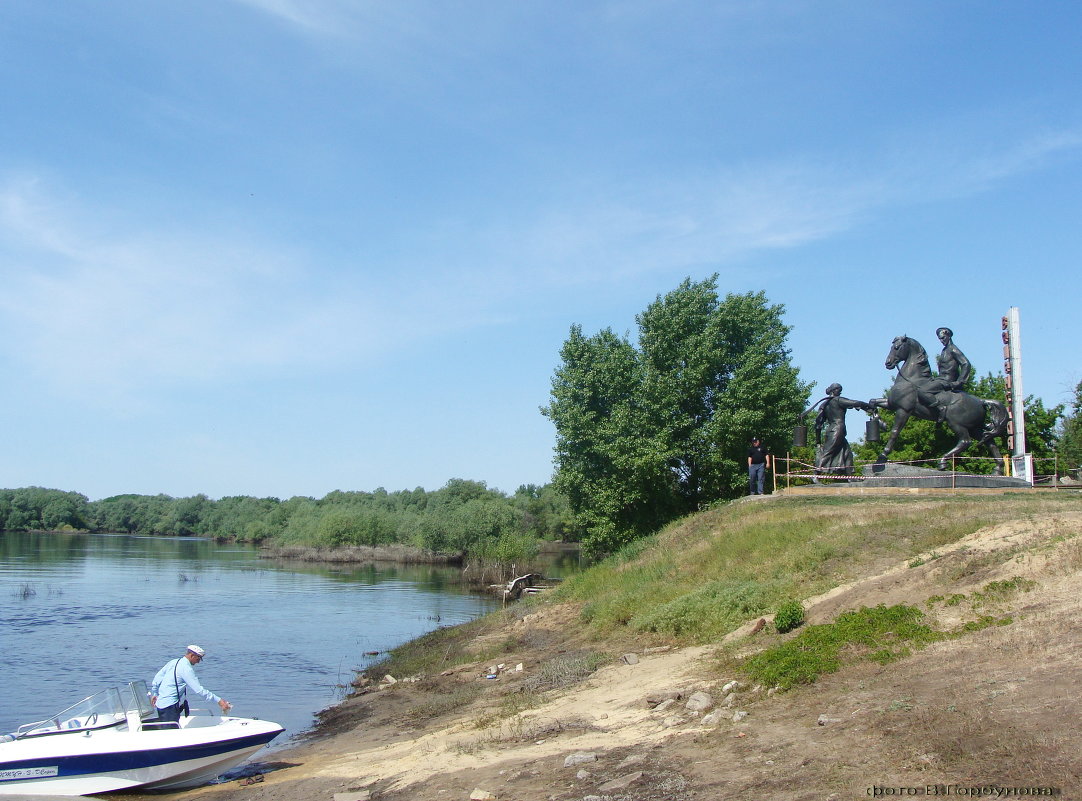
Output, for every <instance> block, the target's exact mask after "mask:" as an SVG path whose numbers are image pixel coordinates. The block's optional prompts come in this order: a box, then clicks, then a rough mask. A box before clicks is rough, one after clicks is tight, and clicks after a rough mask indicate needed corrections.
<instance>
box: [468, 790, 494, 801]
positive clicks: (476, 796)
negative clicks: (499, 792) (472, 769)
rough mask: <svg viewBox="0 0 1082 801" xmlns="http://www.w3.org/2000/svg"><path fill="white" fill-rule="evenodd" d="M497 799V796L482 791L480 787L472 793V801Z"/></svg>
mask: <svg viewBox="0 0 1082 801" xmlns="http://www.w3.org/2000/svg"><path fill="white" fill-rule="evenodd" d="M495 798H496V796H495V795H493V794H492V793H490V792H489V791H488V790H482V789H481V788H480V787H478V788H477V789H475V790H474V791H473V792H472V793H470V801H493V799H495Z"/></svg>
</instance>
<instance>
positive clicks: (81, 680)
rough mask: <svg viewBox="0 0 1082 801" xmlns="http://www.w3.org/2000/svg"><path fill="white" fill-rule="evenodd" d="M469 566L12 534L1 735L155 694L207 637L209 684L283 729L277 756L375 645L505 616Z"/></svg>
mask: <svg viewBox="0 0 1082 801" xmlns="http://www.w3.org/2000/svg"><path fill="white" fill-rule="evenodd" d="M456 573H457V571H456V570H455V569H453V568H447V567H429V566H423V567H418V566H396V565H379V566H377V565H356V566H354V565H345V566H326V565H321V566H312V565H308V564H292V563H291V564H282V563H276V562H273V561H270V560H265V559H260V558H259V552H258V550H257V549H256V548H254V547H250V546H243V545H219V544H216V543H215V542H213V541H210V540H203V539H195V538H187V537H185V538H173V537H132V536H124V535H94V534H53V533H49V534H23V533H12V532H4V533H0V610H2V612H0V654H2V658H3V669H2V673H0V676H2V681H0V687H2V692H0V733H3V732H10V731H13V730H14V729H15V728H16V727H18V726H19V725H20V724H23V723H27V722H30V721H34V720H40V719H42V718H44V717H46V716H49V715H51V714H53V713H56V712H58V711H60V710H61V709H62V708H64V707H66V706H69V705H70V704H73V703H75V702H76V701H79V700H80V699H82V698H83V697H85V696H88V695H90V694H92V693H94V692H97V691H98V690H101V689H105V688H106V687H110V686H114V685H117V684H121V683H125V682H128V681H132V680H136V679H144V680H145V681H146V682H147V684H148V685H149V684H150V680H151V679H152V678H153V676H154V673H155V672H156V671H157V669H158V668H159V667H160V666H161V665H163V664H164V663H165V662H166V661H167V660H169V659H172V658H175V657H177V656H180V655H181V654H183V652H184V649H185V646H186V645H188V644H189V643H194V644H198V645H201V646H202V647H203V648H205V649H206V651H207V657H206V659H205V660H204V661H203V662H202V663H201V664H200V665H199V666H198V667H197V670H196V673H197V675H198V676H199V679H200V681H201V682H202V684H203V686H204V687H207V688H208V689H210V690H211V691H213V692H215V693H217V694H218V695H220V696H222V697H223V698H226V699H227V700H228V701H230V702H231V703H232V704H233V706H234V709H233V714H236V715H239V716H241V717H255V718H263V719H268V720H273V721H276V722H277V723H280V724H281V725H283V726H285V728H286V733H285V734H284V735H282V736H280V737H279V738H278V740H276V741H275V743H273V746H274V747H277V748H280V747H282V746H284V745H286V744H288V742H289V738H291V737H294V736H296V735H297V734H300V733H301V732H303V731H305V730H306V729H308V728H310V727H311V726H312V724H313V723H314V719H313V716H314V714H315V713H316V712H318V711H319V710H320V709H323V708H325V707H327V706H330V705H332V704H334V703H335V702H336V701H339V700H341V698H342V697H343V696H344V694H345V691H346V688H347V687H348V685H349V682H350V680H351V679H352V678H353V673H354V671H355V670H357V669H360V668H363V667H366V666H367V665H369V664H371V663H372V662H373V661H374V660H377V659H379V657H378V656H373V655H371V653H372V652H382V651H386V650H387V649H389V648H392V647H394V646H395V645H398V644H400V643H403V642H405V641H407V640H409V639H412V638H414V637H417V636H420V635H421V634H424V633H425V632H427V631H430V630H432V629H434V628H436V627H438V626H446V625H454V624H457V623H463V622H466V621H469V620H472V619H474V618H476V617H478V616H480V615H483V614H484V613H486V612H487V611H489V610H491V609H493V608H495V606H496V605H497V602H496V601H495V600H493V599H490V598H485V597H480V596H477V595H473V594H469V593H467V592H466V591H465V590H464V588H463V587H461V586H460V585H458V584H456V583H455V582H454V577H455V575H456ZM198 700H199V703H198V704H193V706H205V704H204V702H203V701H202V699H198Z"/></svg>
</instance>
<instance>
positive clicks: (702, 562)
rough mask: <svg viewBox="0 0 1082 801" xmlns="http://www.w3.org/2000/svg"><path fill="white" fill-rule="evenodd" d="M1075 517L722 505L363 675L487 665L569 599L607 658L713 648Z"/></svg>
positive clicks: (1029, 500) (1074, 499)
mask: <svg viewBox="0 0 1082 801" xmlns="http://www.w3.org/2000/svg"><path fill="white" fill-rule="evenodd" d="M1079 508H1082V498H1080V497H1079V495H1078V494H1077V493H1068V492H1061V493H1043V494H1037V493H1022V494H1004V495H983V494H982V495H975V496H966V495H963V494H958V495H943V496H937V497H929V496H915V497H904V496H903V497H890V498H871V499H869V498H861V499H839V498H821V499H815V498H806V497H800V498H778V499H776V500H773V501H772V502H768V503H739V502H738V503H734V504H727V505H724V506H719V507H717V508H714V509H711V510H708V511H704V512H701V513H699V514H696V515H692V516H689V517H688V518H686V519H684V520H681V521H678V522H676V523H674V524H672V525H670V526H669V527H667V528H666V529H665V530H663V531H662V532H660V533H659V534H657V535H655V536H654V537H651V538H648V539H646V540H642V541H640V542H638V543H635V544H633V545H632V546H630V547H628V548H626V549H625V550H624V551H623V552H621V553H620V554H617V555H616V556H614V557H612V558H610V559H609V560H607V561H605V562H604V563H602V564H600V565H597V566H594V567H593V568H591V569H589V570H587V571H585V572H584V573H582V574H580V575H578V576H575V577H573V578H572V579H570V580H568V581H567V582H565V584H564V585H563V586H562V587H561V588H560V589H559V590H558V591H556V592H554V593H552V594H550V595H549V596H547V597H545V598H543V599H539V600H535V601H530V602H524V603H522V604H519V605H516V606H513V607H510V608H509V609H508V610H507V611H505V612H500V613H494V614H493V615H490V616H489V617H488V618H485V619H482V620H479V621H475V622H474V623H471V624H468V625H466V626H461V627H457V628H452V629H441V630H438V631H436V632H433V633H432V634H430V635H428V636H426V637H422V638H420V639H418V640H415V641H413V642H411V643H407V644H406V645H404V646H402V647H400V648H399V649H396V650H395V651H394V652H392V654H391V655H390V657H389V659H388V660H387V661H385V662H383V663H381V664H379V665H376V666H374V667H373V668H372V669H371V670H370V671H369V673H370V675H371V676H372V677H373V678H378V676H381V675H383V674H384V673H388V672H389V673H393V674H395V675H413V674H418V673H431V672H433V671H437V670H440V669H445V668H447V667H449V666H453V665H455V664H461V663H462V662H465V661H470V660H473V659H485V658H489V657H491V658H496V656H498V655H499V653H500V650H501V648H504V650H506V648H505V646H506V645H509V644H510V643H508V642H505V641H503V640H501V639H500V635H499V633H498V632H499V631H500V630H501V629H502V627H503V625H504V624H505V623H506V622H507V621H508V620H509V619H514V618H518V617H521V616H522V615H523V614H526V613H528V612H529V611H530V609H531V608H532V605H533V604H538V605H540V606H545V605H547V604H552V603H567V602H570V604H571V605H572V606H573V607H574V608H576V609H577V610H578V618H579V621H580V623H581V625H580V626H577V627H575V630H574V632H568V635H567V636H568V638H569V640H576V641H578V644H579V645H580V646H581V645H584V644H585V645H588V646H589V648H590V649H592V650H596V651H604V652H608V653H617V652H618V651H619V650H620V648H623V647H625V646H626V645H627V643H628V642H631V641H633V642H638V643H644V642H645V643H650V644H655V645H660V644H674V645H688V644H701V643H709V642H716V641H719V640H720V639H721V638H722V637H723V636H724V635H725V634H727V633H729V632H731V631H733V630H734V629H736V628H737V627H738V626H740V625H741V624H743V623H745V622H746V621H748V619H749V618H755V617H757V616H760V615H769V614H770V613H772V612H773V611H774V610H776V609H777V608H778V606H780V605H781V604H782V603H783V602H785V601H787V600H790V599H806V598H809V597H812V596H815V595H818V594H820V593H823V592H825V591H827V590H829V589H831V588H833V587H837V586H839V585H843V584H846V583H849V582H852V581H854V580H856V579H858V578H860V577H862V576H866V575H873V574H876V573H878V572H880V571H882V570H884V569H886V568H887V567H888V566H890V565H894V564H896V563H898V562H899V561H902V560H913V563H914V564H917V563H920V562H923V561H926V560H929V559H935V558H936V549H937V548H942V547H944V546H947V545H949V544H950V543H954V542H957V541H958V540H960V539H961V538H963V537H965V536H966V535H968V534H971V533H973V532H975V531H977V530H978V529H981V528H984V527H986V526H989V525H992V524H995V523H1000V522H1004V521H1010V520H1019V519H1026V518H1033V517H1037V516H1046V515H1054V514H1056V512H1057V511H1060V510H1078V509H1079ZM584 641H585V642H584ZM482 643H483V645H482Z"/></svg>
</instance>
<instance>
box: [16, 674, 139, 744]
mask: <svg viewBox="0 0 1082 801" xmlns="http://www.w3.org/2000/svg"><path fill="white" fill-rule="evenodd" d="M153 711H154V708H153V707H152V706H151V704H150V698H149V696H148V694H147V685H146V682H145V681H132V682H129V683H128V684H126V685H124V686H123V687H110V688H109V689H108V690H102V691H101V692H99V693H95V694H94V695H91V696H89V697H88V698H84V699H83V700H82V701H80V702H79V703H77V704H73V705H72V706H69V707H68V708H67V709H65V710H63V711H62V712H58V713H56V714H55V715H53V716H52V717H48V718H45V720H39V721H38V722H36V723H28V724H26V725H25V726H20V727H19V730H18V731H17V732H16V735H15V736H16V737H36V736H38V735H41V734H56V733H58V732H68V731H79V730H85V729H101V728H105V727H107V726H115V725H116V724H118V723H121V722H124V721H126V720H127V717H128V713H129V712H134V713H136V714H137V715H138V716H139V717H140V718H145V717H147V716H148V715H150V714H152V713H153Z"/></svg>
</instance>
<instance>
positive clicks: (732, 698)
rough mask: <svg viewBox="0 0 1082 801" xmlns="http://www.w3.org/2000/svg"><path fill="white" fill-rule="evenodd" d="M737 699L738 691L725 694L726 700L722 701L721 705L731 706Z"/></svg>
mask: <svg viewBox="0 0 1082 801" xmlns="http://www.w3.org/2000/svg"><path fill="white" fill-rule="evenodd" d="M735 701H736V693H729V694H728V695H727V696H725V700H724V701H722V702H721V705H722V706H724V707H730V706H732V705H733V703H734V702H735Z"/></svg>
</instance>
